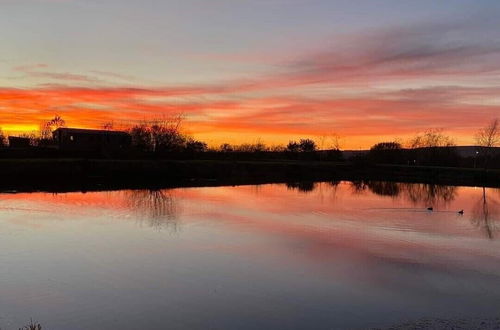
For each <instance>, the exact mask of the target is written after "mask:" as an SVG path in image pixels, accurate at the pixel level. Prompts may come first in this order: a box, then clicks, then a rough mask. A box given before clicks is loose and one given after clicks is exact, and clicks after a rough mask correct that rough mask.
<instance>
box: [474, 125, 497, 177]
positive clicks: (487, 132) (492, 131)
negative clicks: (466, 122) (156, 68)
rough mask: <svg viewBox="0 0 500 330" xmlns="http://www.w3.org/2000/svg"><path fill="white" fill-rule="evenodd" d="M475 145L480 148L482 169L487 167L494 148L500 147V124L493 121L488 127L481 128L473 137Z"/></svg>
mask: <svg viewBox="0 0 500 330" xmlns="http://www.w3.org/2000/svg"><path fill="white" fill-rule="evenodd" d="M475 140H476V144H477V145H478V146H479V147H481V150H482V153H483V155H482V156H483V157H484V168H485V169H486V168H487V167H488V161H489V158H490V157H491V153H492V150H493V148H494V147H497V146H498V145H500V122H499V120H498V118H497V119H493V120H492V121H491V122H490V123H489V124H488V125H486V126H485V127H483V128H481V129H480V130H479V131H478V132H477V133H476V136H475Z"/></svg>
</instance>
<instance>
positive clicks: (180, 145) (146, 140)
mask: <svg viewBox="0 0 500 330" xmlns="http://www.w3.org/2000/svg"><path fill="white" fill-rule="evenodd" d="M181 122H182V117H181V116H178V117H173V118H167V119H162V120H155V121H153V122H151V123H146V122H144V123H141V124H139V125H136V126H133V127H132V128H131V129H130V130H129V134H130V135H131V137H132V146H134V147H135V148H137V149H139V150H143V151H153V152H164V151H166V152H170V151H180V150H183V149H184V148H185V147H186V143H187V141H188V139H187V138H186V136H184V135H183V134H182V133H181V131H180V125H181Z"/></svg>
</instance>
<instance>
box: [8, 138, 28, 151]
mask: <svg viewBox="0 0 500 330" xmlns="http://www.w3.org/2000/svg"><path fill="white" fill-rule="evenodd" d="M30 146H31V139H30V138H27V137H20V136H9V147H10V148H14V149H26V148H29V147H30Z"/></svg>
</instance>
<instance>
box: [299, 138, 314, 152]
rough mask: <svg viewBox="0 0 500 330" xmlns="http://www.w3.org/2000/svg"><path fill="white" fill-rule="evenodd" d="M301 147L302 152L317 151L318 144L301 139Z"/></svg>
mask: <svg viewBox="0 0 500 330" xmlns="http://www.w3.org/2000/svg"><path fill="white" fill-rule="evenodd" d="M299 146H300V151H302V152H312V151H316V142H314V141H313V140H311V139H300V141H299Z"/></svg>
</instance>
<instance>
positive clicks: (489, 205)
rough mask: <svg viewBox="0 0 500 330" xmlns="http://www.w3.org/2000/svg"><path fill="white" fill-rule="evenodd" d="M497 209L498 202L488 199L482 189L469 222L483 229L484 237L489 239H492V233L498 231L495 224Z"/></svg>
mask: <svg viewBox="0 0 500 330" xmlns="http://www.w3.org/2000/svg"><path fill="white" fill-rule="evenodd" d="M499 209H500V207H499V203H498V201H496V200H495V199H493V198H491V197H489V196H488V195H487V194H486V188H485V187H483V193H482V195H481V197H480V198H479V199H478V200H477V202H476V203H475V205H474V208H473V209H472V218H471V222H472V223H473V224H474V225H475V226H477V227H479V228H484V230H485V232H486V236H487V237H488V238H491V239H493V238H494V232H495V231H496V230H498V228H496V222H497V220H498V214H499Z"/></svg>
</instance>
